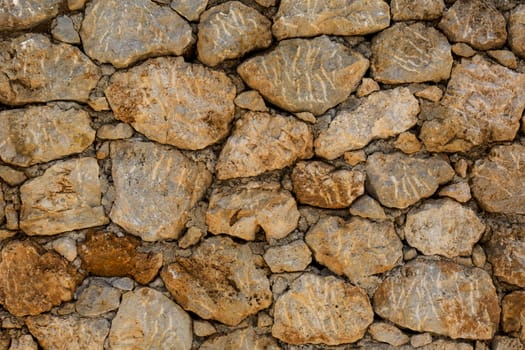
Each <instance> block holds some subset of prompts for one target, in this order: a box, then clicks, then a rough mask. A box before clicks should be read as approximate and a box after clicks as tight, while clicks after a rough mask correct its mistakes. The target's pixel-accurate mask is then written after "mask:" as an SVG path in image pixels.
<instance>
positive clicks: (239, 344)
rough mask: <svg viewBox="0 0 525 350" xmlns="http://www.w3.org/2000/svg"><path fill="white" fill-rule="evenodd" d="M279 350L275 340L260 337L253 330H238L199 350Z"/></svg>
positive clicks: (250, 328)
mask: <svg viewBox="0 0 525 350" xmlns="http://www.w3.org/2000/svg"><path fill="white" fill-rule="evenodd" d="M238 349H246V350H248V349H250V350H280V349H281V348H280V347H279V346H278V345H277V342H276V341H275V339H272V338H271V337H269V336H264V335H263V336H260V335H257V334H256V333H255V330H254V328H252V327H248V328H244V329H238V330H236V331H233V332H231V333H228V334H226V335H223V336H220V337H217V338H214V339H211V340H208V341H206V342H204V343H203V344H202V345H201V347H200V348H199V350H238Z"/></svg>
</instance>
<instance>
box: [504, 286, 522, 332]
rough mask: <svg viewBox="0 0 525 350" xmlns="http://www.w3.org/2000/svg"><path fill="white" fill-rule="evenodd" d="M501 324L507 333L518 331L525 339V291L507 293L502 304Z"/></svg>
mask: <svg viewBox="0 0 525 350" xmlns="http://www.w3.org/2000/svg"><path fill="white" fill-rule="evenodd" d="M501 325H502V327H503V331H504V332H507V333H517V334H519V335H520V338H521V341H522V342H523V341H525V291H516V292H512V293H509V294H507V295H505V297H504V298H503V301H502V305H501Z"/></svg>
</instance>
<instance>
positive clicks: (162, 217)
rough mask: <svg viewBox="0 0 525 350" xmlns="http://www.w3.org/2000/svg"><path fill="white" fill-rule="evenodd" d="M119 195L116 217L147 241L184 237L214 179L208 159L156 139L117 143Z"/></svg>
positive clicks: (114, 170) (115, 160)
mask: <svg viewBox="0 0 525 350" xmlns="http://www.w3.org/2000/svg"><path fill="white" fill-rule="evenodd" d="M111 160H112V162H113V167H112V174H113V182H114V183H115V191H116V198H115V203H114V204H113V207H112V208H111V213H110V214H109V215H110V217H111V220H113V222H115V223H116V224H118V225H120V226H122V227H123V228H124V229H125V230H126V231H128V232H129V233H131V234H134V235H136V236H139V237H141V238H142V239H143V240H145V241H157V240H160V239H167V238H172V239H173V238H178V237H179V234H180V232H181V230H182V229H183V228H184V225H185V223H186V220H187V218H188V215H189V211H190V209H191V208H193V206H194V205H195V204H196V203H197V201H199V200H200V198H201V197H202V196H203V194H204V192H206V189H207V188H208V186H209V185H210V182H211V174H210V173H209V172H208V170H206V167H205V165H204V164H202V163H197V162H194V161H192V160H190V159H188V158H186V157H185V156H184V155H183V154H182V153H181V152H179V151H177V150H175V149H173V148H169V147H167V146H162V145H158V144H155V143H152V142H141V141H116V142H113V143H112V144H111Z"/></svg>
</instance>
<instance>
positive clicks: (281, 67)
mask: <svg viewBox="0 0 525 350" xmlns="http://www.w3.org/2000/svg"><path fill="white" fill-rule="evenodd" d="M319 3H321V2H319ZM334 57H337V59H335V60H334ZM368 65H369V62H368V60H367V59H366V58H364V57H363V56H362V55H361V54H359V53H357V52H355V51H352V50H350V49H348V48H347V47H345V46H343V45H342V44H338V43H335V42H333V41H331V40H330V39H329V38H328V37H326V36H321V37H317V38H314V39H290V40H284V41H281V42H279V44H278V45H277V47H276V48H275V49H273V50H272V51H270V52H269V53H266V54H264V55H261V56H256V57H253V58H250V59H248V60H246V61H244V62H243V63H241V64H240V65H239V66H238V67H237V72H238V73H239V75H240V76H241V78H242V79H243V80H244V81H245V82H246V84H248V85H249V86H250V87H252V88H253V89H255V90H257V91H259V92H260V93H261V94H262V95H263V96H264V97H266V99H268V100H269V101H270V102H272V103H273V104H275V105H277V106H279V107H281V108H283V109H284V110H287V111H289V112H311V113H313V114H315V115H320V114H323V113H324V112H325V111H326V110H328V109H329V108H332V107H334V106H335V105H337V104H339V103H340V102H342V101H344V100H345V99H346V98H348V96H349V95H350V93H351V92H353V91H354V90H355V89H356V88H357V86H358V85H359V82H360V80H361V78H362V77H363V75H364V74H365V72H366V71H367V69H368Z"/></svg>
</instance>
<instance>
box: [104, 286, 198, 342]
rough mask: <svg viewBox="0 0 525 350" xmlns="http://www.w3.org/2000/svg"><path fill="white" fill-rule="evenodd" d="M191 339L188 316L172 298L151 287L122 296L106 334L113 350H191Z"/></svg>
mask: <svg viewBox="0 0 525 350" xmlns="http://www.w3.org/2000/svg"><path fill="white" fill-rule="evenodd" d="M192 340H193V334H192V328H191V318H190V316H189V315H188V314H187V313H186V312H185V311H184V310H183V309H182V308H181V307H180V306H179V305H177V304H175V303H174V302H173V301H171V299H169V298H168V297H166V296H165V295H164V294H162V293H160V292H157V291H156V290H154V289H151V288H142V289H139V290H136V291H133V292H128V293H126V294H124V295H123V296H122V303H121V304H120V308H119V310H118V312H117V316H115V318H114V319H113V322H112V324H111V330H110V332H109V344H110V348H111V349H112V350H129V349H180V350H190V349H191V343H192Z"/></svg>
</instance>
